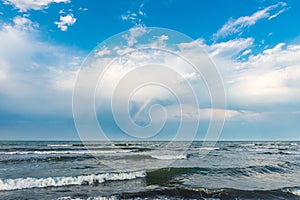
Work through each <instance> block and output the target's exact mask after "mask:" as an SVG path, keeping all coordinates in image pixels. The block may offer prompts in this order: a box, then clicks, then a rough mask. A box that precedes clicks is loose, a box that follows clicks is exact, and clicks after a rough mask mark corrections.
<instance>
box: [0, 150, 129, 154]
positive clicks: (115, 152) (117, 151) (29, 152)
mask: <svg viewBox="0 0 300 200" xmlns="http://www.w3.org/2000/svg"><path fill="white" fill-rule="evenodd" d="M132 151H133V150H130V149H116V150H95V151H88V150H82V151H11V152H7V151H0V155H27V154H38V155H44V154H117V153H129V152H132Z"/></svg>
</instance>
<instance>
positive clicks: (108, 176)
mask: <svg viewBox="0 0 300 200" xmlns="http://www.w3.org/2000/svg"><path fill="white" fill-rule="evenodd" d="M145 175H146V173H145V172H144V171H136V172H115V173H103V174H97V175H95V174H91V175H81V176H69V177H48V178H31V177H28V178H17V179H0V190H17V189H25V188H42V187H60V186H71V185H92V184H99V183H104V182H105V181H121V180H131V179H136V178H142V177H145Z"/></svg>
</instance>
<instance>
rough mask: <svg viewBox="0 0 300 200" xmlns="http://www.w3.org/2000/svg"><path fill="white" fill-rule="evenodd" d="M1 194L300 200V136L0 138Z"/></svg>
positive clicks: (6, 196)
mask: <svg viewBox="0 0 300 200" xmlns="http://www.w3.org/2000/svg"><path fill="white" fill-rule="evenodd" d="M0 199H57V200H68V199H89V200H93V199H211V200H213V199H300V142H218V143H217V144H216V145H214V146H211V147H210V146H209V145H208V146H207V145H206V146H205V147H203V146H202V142H193V143H191V144H189V143H187V142H175V143H172V144H170V143H169V142H89V143H85V144H82V143H81V142H74V141H72V142H54V141H52V142H51V141H43V142H14V141H5V142H0Z"/></svg>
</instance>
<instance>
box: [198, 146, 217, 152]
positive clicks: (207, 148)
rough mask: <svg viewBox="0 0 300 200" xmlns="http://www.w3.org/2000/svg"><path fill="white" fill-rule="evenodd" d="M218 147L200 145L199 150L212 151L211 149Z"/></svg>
mask: <svg viewBox="0 0 300 200" xmlns="http://www.w3.org/2000/svg"><path fill="white" fill-rule="evenodd" d="M219 149H220V148H218V147H200V148H199V150H204V151H213V150H219Z"/></svg>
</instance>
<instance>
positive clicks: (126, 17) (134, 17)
mask: <svg viewBox="0 0 300 200" xmlns="http://www.w3.org/2000/svg"><path fill="white" fill-rule="evenodd" d="M144 5H145V4H144V3H142V4H140V5H139V7H138V8H137V9H133V10H128V11H127V12H126V13H125V14H123V15H121V19H122V20H123V21H128V22H130V23H132V24H134V25H135V26H138V25H144V18H145V17H146V13H145V12H144V11H143V8H144Z"/></svg>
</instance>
